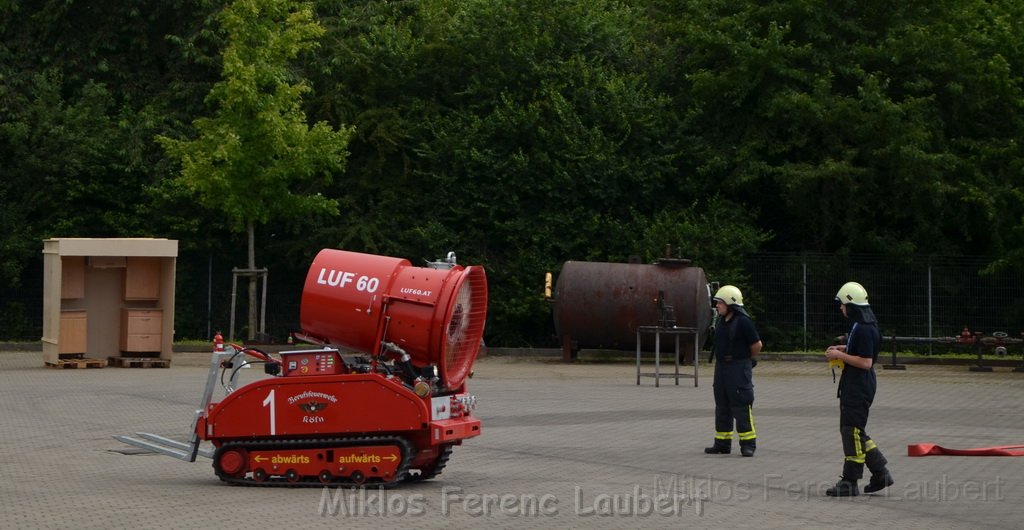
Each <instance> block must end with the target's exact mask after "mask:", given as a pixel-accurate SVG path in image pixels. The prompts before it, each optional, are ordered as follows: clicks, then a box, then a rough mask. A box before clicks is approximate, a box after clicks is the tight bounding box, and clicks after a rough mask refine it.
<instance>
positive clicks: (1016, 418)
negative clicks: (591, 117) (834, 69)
mask: <svg viewBox="0 0 1024 530" xmlns="http://www.w3.org/2000/svg"><path fill="white" fill-rule="evenodd" d="M207 363H208V356H207V355H205V354H201V355H195V356H179V357H177V358H176V359H175V361H174V363H173V364H172V367H171V368H169V369H130V368H113V367H107V368H103V369H79V370H60V369H52V368H45V367H43V363H42V360H41V356H40V354H39V353H38V352H6V353H0V455H3V456H2V458H3V463H2V464H0V474H2V476H3V480H0V499H2V503H0V526H3V527H5V528H76V529H83V528H97V529H100V528H102V529H109V528H211V527H213V528H252V527H261V526H263V527H267V528H339V527H356V528H479V527H481V526H484V525H486V526H498V527H501V528H536V527H552V528H555V527H557V528H567V527H572V528H578V527H587V528H627V527H629V528H679V527H683V526H697V527H701V528H783V527H785V528H792V527H795V526H807V527H825V526H834V525H844V526H845V527H848V528H876V529H877V528H879V527H887V526H891V527H898V528H927V529H929V530H934V529H940V528H1018V527H1019V526H1020V523H1019V519H1020V505H1021V502H1022V501H1024V484H1022V482H1024V458H1015V457H951V456H931V457H920V458H911V457H907V456H906V454H907V451H906V448H907V445H908V444H913V443H923V442H932V443H937V444H940V445H943V446H946V447H955V448H970V447H981V446H995V445H1012V444H1024V424H1022V422H1021V413H1020V409H1019V404H1020V403H1021V402H1022V399H1024V374H1020V373H1012V372H1009V371H1008V369H999V368H997V369H996V372H994V373H972V372H968V371H967V369H966V368H965V367H933V366H912V367H910V368H909V369H908V370H907V371H905V372H897V371H882V370H880V371H879V394H878V398H877V399H876V402H875V405H874V407H873V408H872V417H871V419H870V421H869V424H868V432H869V433H870V434H871V436H872V437H873V438H874V439H875V441H876V442H877V443H878V445H879V447H880V448H881V449H882V451H883V452H884V453H885V454H886V456H887V457H888V458H889V460H890V468H891V469H892V472H893V475H894V476H895V478H896V484H895V485H894V486H893V487H892V488H890V489H889V490H887V491H886V492H885V494H884V495H867V496H864V495H862V496H860V497H856V498H848V499H832V498H827V497H825V496H824V490H825V489H826V488H828V487H829V486H831V485H832V484H833V483H834V482H835V481H836V480H837V479H838V474H839V472H840V471H841V468H842V450H841V445H840V440H839V430H838V418H839V413H838V402H837V400H836V399H835V385H834V383H833V382H832V376H831V374H830V373H829V372H828V369H827V368H826V367H825V365H824V364H821V363H794V362H762V363H761V364H760V365H759V366H758V367H757V368H756V369H755V372H754V373H755V385H756V395H757V397H756V402H755V404H754V412H755V419H756V429H757V432H758V437H759V438H758V451H757V454H756V456H755V457H754V458H742V457H740V456H739V455H738V454H733V455H728V456H711V455H705V454H703V450H702V449H703V447H704V446H706V445H708V444H710V442H711V439H712V435H713V431H714V428H713V427H714V426H713V398H712V395H711V377H710V376H711V373H712V370H713V368H712V367H710V366H707V365H703V366H702V367H701V376H702V378H701V385H700V387H699V388H694V387H693V383H692V381H691V380H685V379H684V380H681V381H680V384H679V386H676V385H674V384H673V382H672V380H671V379H662V380H661V386H660V388H654V385H653V380H651V379H647V378H645V379H644V380H642V381H641V385H640V386H637V385H636V372H635V365H633V364H630V363H625V364H613V363H609V364H576V365H566V364H562V363H559V362H556V361H554V360H551V359H546V360H537V359H534V360H522V359H516V358H509V357H488V358H485V359H481V360H480V361H479V362H478V363H477V366H476V375H475V377H474V378H473V379H471V380H470V390H471V391H472V392H473V393H474V394H476V395H477V398H478V406H477V411H476V413H477V416H479V417H480V418H481V419H482V421H483V434H482V435H481V436H479V437H477V438H474V439H471V440H468V441H467V442H466V443H465V444H464V445H463V446H461V447H457V448H456V449H455V452H454V454H453V455H452V458H451V461H450V462H449V464H448V467H447V468H446V469H445V471H444V472H443V473H442V474H441V475H440V476H439V477H437V478H436V479H434V480H431V481H427V482H424V483H420V484H409V485H403V486H402V487H399V488H396V489H391V490H387V491H382V490H378V489H368V490H355V489H352V488H331V489H323V488H301V489H288V488H254V487H240V486H230V485H227V484H224V483H221V482H220V481H219V480H218V479H217V477H216V476H215V475H214V473H213V470H212V468H211V467H210V464H209V460H202V459H200V460H199V461H197V462H196V463H191V464H189V463H185V462H182V461H179V460H175V459H172V458H169V457H166V456H161V455H155V454H147V453H144V452H142V451H138V450H134V449H133V448H130V447H128V446H124V445H122V444H121V443H119V442H117V441H116V440H114V439H112V438H111V436H113V435H116V434H131V433H132V432H134V431H148V432H153V433H156V434H160V435H163V436H168V437H172V438H177V439H185V437H186V435H187V432H186V431H187V430H188V426H189V422H190V420H191V417H192V413H193V411H194V409H195V407H196V403H197V401H198V399H199V397H200V392H201V390H202V386H203V384H204V381H205V374H206V368H205V366H206V365H207ZM649 369H650V367H649V366H647V367H645V371H648V370H649ZM691 369H692V368H689V367H687V368H686V371H689V370H691ZM663 370H664V367H663ZM246 377H247V378H254V377H262V373H261V371H259V370H251V371H249V372H247V374H246ZM737 453H738V451H737Z"/></svg>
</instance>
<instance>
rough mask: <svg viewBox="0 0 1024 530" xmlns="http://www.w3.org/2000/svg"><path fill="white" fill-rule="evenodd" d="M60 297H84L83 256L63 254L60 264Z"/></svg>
mask: <svg viewBox="0 0 1024 530" xmlns="http://www.w3.org/2000/svg"><path fill="white" fill-rule="evenodd" d="M60 297H61V299H65V300H67V299H72V298H85V256H64V257H62V258H61V266H60Z"/></svg>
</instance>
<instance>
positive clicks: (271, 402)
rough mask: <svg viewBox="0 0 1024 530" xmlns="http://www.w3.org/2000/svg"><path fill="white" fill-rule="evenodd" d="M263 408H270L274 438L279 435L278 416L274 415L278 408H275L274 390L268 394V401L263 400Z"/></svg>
mask: <svg viewBox="0 0 1024 530" xmlns="http://www.w3.org/2000/svg"><path fill="white" fill-rule="evenodd" d="M263 406H264V407H266V406H269V407H270V435H271V436H274V435H276V434H277V415H276V414H275V413H274V411H275V409H276V408H277V407H275V406H274V389H273V388H272V389H270V393H269V394H267V399H264V400H263Z"/></svg>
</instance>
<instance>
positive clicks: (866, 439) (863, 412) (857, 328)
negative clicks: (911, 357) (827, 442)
mask: <svg viewBox="0 0 1024 530" xmlns="http://www.w3.org/2000/svg"><path fill="white" fill-rule="evenodd" d="M836 301H838V302H839V304H840V306H839V307H840V311H841V312H842V313H843V316H845V317H846V318H848V319H849V320H851V321H852V322H853V326H852V327H851V328H850V333H849V334H848V335H847V337H848V338H847V340H846V344H845V345H839V346H829V348H828V350H826V351H825V357H827V358H828V360H829V361H833V360H840V361H842V362H843V365H844V367H843V369H842V371H843V375H842V377H840V379H839V390H838V397H839V433H840V435H841V437H842V440H843V455H845V459H844V461H843V475H842V478H841V479H840V480H839V482H838V483H836V485H835V486H833V487H831V488H829V489H828V490H827V491H826V492H825V493H826V495H828V496H830V497H852V496H855V495H858V494H860V491H859V490H858V488H857V481H858V480H860V478H861V477H862V476H863V473H864V465H865V464H867V466H868V470H869V471H871V480H870V481H869V482H868V484H867V485H865V486H864V493H874V492H876V491H879V490H882V489H885V488H887V487H889V486H891V485H892V483H893V479H892V475H891V474H890V473H889V470H888V468H886V464H887V463H888V462H887V461H886V459H885V456H883V455H882V451H881V450H879V449H878V446H877V445H875V442H874V440H872V439H871V437H870V436H868V433H867V432H866V431H865V427H866V426H867V423H868V411H869V409H870V408H871V402H872V401H874V399H875V388H876V386H877V383H876V379H875V368H874V366H875V361H876V360H877V359H878V351H879V350H880V349H881V346H882V335H881V333H880V332H879V330H878V321H877V320H876V319H875V314H874V312H873V311H872V310H871V306H870V305H868V292H867V291H866V290H865V289H864V287H863V286H862V285H861V284H859V283H857V282H848V283H846V284H845V285H843V286H842V288H840V289H839V292H838V293H836Z"/></svg>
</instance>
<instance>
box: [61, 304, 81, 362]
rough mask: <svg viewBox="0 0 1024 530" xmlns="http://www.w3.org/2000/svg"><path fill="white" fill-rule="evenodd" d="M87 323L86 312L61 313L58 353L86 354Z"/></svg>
mask: <svg viewBox="0 0 1024 530" xmlns="http://www.w3.org/2000/svg"><path fill="white" fill-rule="evenodd" d="M87 322H88V321H87V320H86V318H85V311H61V313H60V338H59V339H58V340H57V353H85V350H86V349H88V340H87V339H88V336H87V335H86V330H87V329H88V327H89V326H88V325H87Z"/></svg>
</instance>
